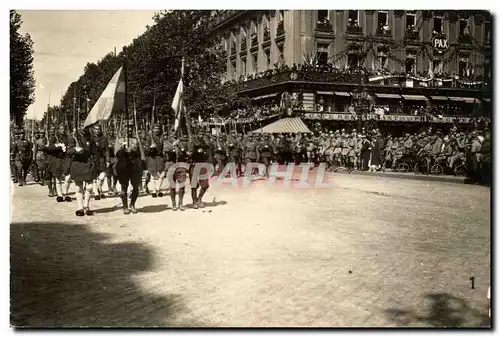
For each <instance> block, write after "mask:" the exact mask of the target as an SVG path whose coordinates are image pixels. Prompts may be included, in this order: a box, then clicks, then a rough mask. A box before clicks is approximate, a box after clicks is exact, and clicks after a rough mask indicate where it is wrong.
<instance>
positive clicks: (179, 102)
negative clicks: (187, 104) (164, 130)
mask: <svg viewBox="0 0 500 337" xmlns="http://www.w3.org/2000/svg"><path fill="white" fill-rule="evenodd" d="M183 106H184V84H183V83H182V78H181V79H180V80H179V84H178V85H177V90H176V91H175V96H174V100H173V101H172V109H173V110H174V112H175V123H174V130H175V131H177V129H178V128H179V125H180V122H181V115H182V109H183Z"/></svg>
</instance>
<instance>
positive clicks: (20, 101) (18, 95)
mask: <svg viewBox="0 0 500 337" xmlns="http://www.w3.org/2000/svg"><path fill="white" fill-rule="evenodd" d="M21 24H22V20H21V15H19V14H18V13H17V12H16V11H14V10H11V11H10V119H11V120H13V121H14V122H15V124H17V125H21V124H22V122H23V118H24V116H25V115H26V111H27V109H28V107H29V106H30V105H31V104H32V103H33V102H34V100H35V79H34V76H33V41H32V40H31V37H30V35H29V34H25V35H23V34H21V33H20V32H19V28H21Z"/></svg>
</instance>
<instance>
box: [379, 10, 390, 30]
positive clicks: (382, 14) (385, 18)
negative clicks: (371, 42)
mask: <svg viewBox="0 0 500 337" xmlns="http://www.w3.org/2000/svg"><path fill="white" fill-rule="evenodd" d="M388 25H389V15H388V13H387V11H378V14H377V28H381V27H384V26H388Z"/></svg>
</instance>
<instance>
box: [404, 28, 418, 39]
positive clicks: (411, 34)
mask: <svg viewBox="0 0 500 337" xmlns="http://www.w3.org/2000/svg"><path fill="white" fill-rule="evenodd" d="M405 38H406V39H407V40H420V33H419V32H418V31H417V30H413V29H407V30H406V32H405Z"/></svg>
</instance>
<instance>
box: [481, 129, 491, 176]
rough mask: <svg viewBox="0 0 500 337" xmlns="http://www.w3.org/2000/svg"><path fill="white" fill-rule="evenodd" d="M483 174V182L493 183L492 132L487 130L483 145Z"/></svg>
mask: <svg viewBox="0 0 500 337" xmlns="http://www.w3.org/2000/svg"><path fill="white" fill-rule="evenodd" d="M481 156H482V165H481V173H482V174H481V176H482V182H483V183H485V184H487V185H489V184H491V134H490V133H489V132H486V134H485V135H484V141H483V143H482V146H481Z"/></svg>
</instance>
